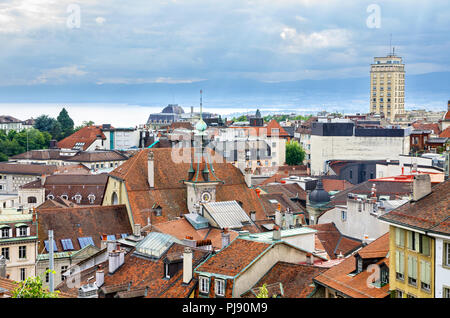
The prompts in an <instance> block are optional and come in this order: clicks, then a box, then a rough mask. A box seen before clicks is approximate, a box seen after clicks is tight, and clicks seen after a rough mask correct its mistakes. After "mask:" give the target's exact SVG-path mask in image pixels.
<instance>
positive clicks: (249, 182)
mask: <svg viewBox="0 0 450 318" xmlns="http://www.w3.org/2000/svg"><path fill="white" fill-rule="evenodd" d="M252 174H253V173H252V168H249V167H247V168H245V169H244V179H245V183H246V184H247V187H249V188H251V187H252Z"/></svg>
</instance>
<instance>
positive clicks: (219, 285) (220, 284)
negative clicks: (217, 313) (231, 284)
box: [214, 279, 226, 297]
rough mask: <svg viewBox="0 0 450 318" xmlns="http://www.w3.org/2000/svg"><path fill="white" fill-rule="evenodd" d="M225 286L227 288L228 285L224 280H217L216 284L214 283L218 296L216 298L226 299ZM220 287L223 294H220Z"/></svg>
mask: <svg viewBox="0 0 450 318" xmlns="http://www.w3.org/2000/svg"><path fill="white" fill-rule="evenodd" d="M225 286H226V283H225V280H224V279H216V280H215V282H214V293H215V294H216V296H219V297H225ZM219 287H220V288H221V289H222V291H223V293H222V294H220V293H219V292H220V288H219Z"/></svg>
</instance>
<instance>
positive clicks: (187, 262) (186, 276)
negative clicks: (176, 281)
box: [183, 247, 192, 284]
mask: <svg viewBox="0 0 450 318" xmlns="http://www.w3.org/2000/svg"><path fill="white" fill-rule="evenodd" d="M191 280H192V250H191V248H190V247H185V248H184V252H183V284H189V283H190V282H191Z"/></svg>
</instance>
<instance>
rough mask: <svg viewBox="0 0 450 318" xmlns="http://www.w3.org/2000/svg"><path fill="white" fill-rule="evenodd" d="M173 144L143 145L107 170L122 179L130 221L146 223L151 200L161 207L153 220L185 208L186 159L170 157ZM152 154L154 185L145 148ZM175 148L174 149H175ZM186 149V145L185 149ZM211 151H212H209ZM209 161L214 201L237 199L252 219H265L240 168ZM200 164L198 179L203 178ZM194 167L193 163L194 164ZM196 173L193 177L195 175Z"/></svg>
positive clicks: (168, 217)
mask: <svg viewBox="0 0 450 318" xmlns="http://www.w3.org/2000/svg"><path fill="white" fill-rule="evenodd" d="M172 149H173V148H156V149H144V150H141V151H140V152H138V153H137V154H136V155H134V156H133V157H132V158H130V159H129V160H127V161H126V162H125V163H124V164H122V165H121V166H120V167H118V168H116V169H115V170H114V171H112V172H111V173H110V176H112V177H114V178H118V179H120V180H125V181H126V182H125V185H126V189H127V195H128V199H129V202H130V206H131V212H132V214H133V218H134V223H138V224H147V216H148V213H149V211H151V209H152V207H153V206H154V204H157V205H159V206H160V207H161V208H162V216H159V217H155V218H154V219H153V220H152V222H154V224H157V223H161V222H166V221H169V220H173V219H175V218H176V217H179V216H181V215H182V214H185V213H188V210H187V202H186V199H187V191H186V185H185V184H183V182H182V181H183V180H186V179H187V178H188V170H189V167H190V164H189V163H188V162H174V161H173V160H172V157H171V154H172ZM149 151H152V152H153V155H154V188H152V189H150V187H149V184H148V180H147V176H148V171H147V167H148V159H147V155H148V152H149ZM175 151H176V150H175ZM187 151H188V153H189V149H187ZM213 154H214V153H213ZM224 161H225V160H222V163H217V162H216V163H213V167H214V174H215V175H216V177H214V176H212V173H211V172H210V175H211V179H212V181H215V180H220V181H222V182H223V183H222V182H219V185H217V187H216V201H232V200H238V201H241V202H242V204H243V209H244V210H245V211H246V212H247V213H249V212H250V211H255V212H256V219H259V220H261V219H266V218H267V216H266V214H265V212H264V208H263V206H262V204H261V202H260V201H259V199H258V196H257V194H256V192H255V190H252V189H250V188H248V187H247V185H246V183H245V180H244V176H243V175H242V173H241V171H240V170H239V169H238V168H236V167H234V166H233V165H232V164H230V163H226V162H224ZM203 167H204V163H202V164H200V173H199V174H198V180H199V181H203V177H202V174H201V170H202V169H203ZM194 169H197V165H196V164H194ZM195 178H196V177H194V179H195Z"/></svg>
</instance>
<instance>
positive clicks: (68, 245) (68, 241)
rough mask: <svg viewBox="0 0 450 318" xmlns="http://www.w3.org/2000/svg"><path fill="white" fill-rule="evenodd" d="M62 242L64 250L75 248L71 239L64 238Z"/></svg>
mask: <svg viewBox="0 0 450 318" xmlns="http://www.w3.org/2000/svg"><path fill="white" fill-rule="evenodd" d="M61 244H62V247H63V250H65V251H69V250H73V244H72V240H71V239H62V240H61Z"/></svg>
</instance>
